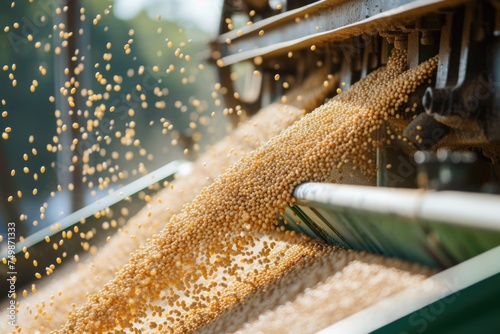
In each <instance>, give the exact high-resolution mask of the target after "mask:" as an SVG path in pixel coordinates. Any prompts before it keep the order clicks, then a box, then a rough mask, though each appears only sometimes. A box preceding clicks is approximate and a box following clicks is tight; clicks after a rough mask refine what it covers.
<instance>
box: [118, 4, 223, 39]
mask: <svg viewBox="0 0 500 334" xmlns="http://www.w3.org/2000/svg"><path fill="white" fill-rule="evenodd" d="M143 10H146V11H147V13H148V14H149V15H150V16H151V17H152V18H156V17H157V16H158V15H161V16H162V18H164V19H166V20H172V21H174V20H175V21H177V22H179V24H180V25H181V26H183V27H186V28H189V27H190V26H196V27H198V28H201V29H203V30H205V31H207V32H210V33H212V34H214V33H216V32H217V29H218V26H219V17H220V14H221V10H222V0H142V1H138V0H115V4H114V13H115V15H116V17H118V18H120V19H124V20H126V19H131V18H133V17H134V16H136V15H137V14H139V13H140V12H141V11H143Z"/></svg>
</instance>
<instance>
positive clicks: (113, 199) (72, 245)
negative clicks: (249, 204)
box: [0, 161, 191, 296]
mask: <svg viewBox="0 0 500 334" xmlns="http://www.w3.org/2000/svg"><path fill="white" fill-rule="evenodd" d="M190 169H191V163H189V162H182V161H173V162H171V163H169V164H167V165H165V166H163V167H161V168H159V169H157V170H155V171H153V172H151V173H149V174H147V175H145V176H143V177H141V178H139V179H137V180H135V181H133V182H131V183H129V184H127V185H126V186H123V187H122V188H120V189H118V190H117V191H115V192H114V193H112V194H110V195H107V196H105V197H103V198H101V199H99V200H97V201H96V202H94V203H92V204H90V205H87V206H85V207H83V208H82V209H80V210H78V211H76V212H74V213H72V214H70V215H68V216H66V217H64V218H63V219H61V220H60V221H58V222H55V223H54V224H52V225H51V226H48V227H46V228H44V229H42V230H40V231H38V232H36V233H34V234H32V235H30V236H29V237H27V238H25V239H24V240H23V241H21V242H18V243H17V244H16V247H15V254H16V255H15V257H16V261H17V262H16V265H15V274H12V273H11V272H12V270H9V269H8V266H7V265H6V264H5V263H0V280H2V282H5V281H6V279H7V277H9V276H10V275H16V276H17V287H18V288H19V287H21V286H22V285H24V284H27V283H29V282H30V281H32V280H33V279H34V277H35V276H34V274H35V272H36V271H44V270H45V269H44V268H46V267H48V266H50V265H51V264H53V263H54V261H55V258H56V257H58V256H59V257H64V256H63V255H62V254H63V253H65V252H67V253H69V254H71V255H73V254H76V253H78V251H81V249H82V247H81V246H80V243H81V241H82V239H81V238H79V237H76V236H75V237H74V238H65V237H64V235H63V233H64V234H65V233H66V232H67V231H73V229H74V227H75V226H80V225H81V224H82V222H83V223H84V225H81V226H80V231H91V230H92V228H96V227H99V228H100V225H101V221H100V220H99V219H98V217H99V215H97V214H98V213H100V212H102V210H108V209H110V210H116V211H119V210H120V208H121V207H123V206H124V205H125V206H126V207H127V210H128V212H129V214H130V215H133V214H134V213H135V212H137V211H138V210H139V209H140V208H141V207H142V204H141V203H143V202H142V201H140V200H137V201H136V202H137V203H136V204H139V205H135V206H134V205H132V204H131V202H130V201H128V200H127V199H129V198H131V197H132V196H134V195H135V194H137V193H139V192H140V191H147V190H148V187H150V186H152V185H154V184H155V183H158V182H161V181H164V180H171V179H172V178H173V176H174V174H176V173H188V172H189V171H190ZM75 234H76V233H75ZM46 237H48V238H49V239H47V240H50V242H47V241H46ZM103 237H105V234H104V233H99V235H98V236H97V237H96V238H93V242H102V241H103V240H102V239H103ZM60 240H63V241H64V243H63V244H61V247H58V249H57V250H54V249H53V243H59V241H60ZM24 247H26V248H27V249H28V250H29V252H30V254H32V255H33V256H32V257H31V258H30V259H29V260H27V259H25V257H24V253H23V248H24ZM6 248H7V247H4V249H2V250H1V253H0V258H2V259H7V258H8V254H7V249H6ZM33 259H36V260H37V261H38V266H37V268H35V267H34V266H33V264H32V261H33ZM5 288H7V286H6V285H5ZM2 296H7V293H4V294H2Z"/></svg>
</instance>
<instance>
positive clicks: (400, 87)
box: [1, 48, 437, 333]
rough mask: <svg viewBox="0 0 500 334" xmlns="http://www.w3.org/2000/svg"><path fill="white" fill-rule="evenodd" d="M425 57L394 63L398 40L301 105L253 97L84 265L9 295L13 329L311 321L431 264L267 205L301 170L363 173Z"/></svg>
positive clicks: (294, 325)
mask: <svg viewBox="0 0 500 334" xmlns="http://www.w3.org/2000/svg"><path fill="white" fill-rule="evenodd" d="M436 65H437V59H436V58H432V59H430V60H429V61H427V62H425V63H423V64H421V65H420V66H418V67H416V68H414V69H411V70H408V71H406V53H405V51H403V50H399V49H397V48H396V49H394V50H393V55H392V57H391V58H390V59H389V61H388V64H387V66H385V67H383V68H380V69H378V70H377V71H375V72H373V73H372V74H370V75H369V76H367V77H366V78H364V79H363V80H361V81H359V82H358V83H356V84H355V85H353V86H352V87H351V88H350V89H349V90H348V91H346V92H343V93H341V94H339V95H337V96H336V97H334V98H332V99H330V100H329V101H328V102H327V103H325V104H324V105H322V106H320V107H319V108H317V109H315V110H314V111H313V112H311V113H309V114H307V115H305V116H303V117H302V115H303V111H302V110H301V108H300V107H299V108H297V107H294V106H291V105H288V106H287V105H280V106H278V105H271V106H270V107H268V108H265V109H264V110H262V111H261V112H260V113H259V114H258V115H257V116H255V118H253V119H251V120H250V121H249V122H247V123H245V124H243V125H242V126H241V127H240V128H239V129H237V130H235V132H234V133H233V134H232V135H231V137H229V138H227V139H226V140H225V141H223V142H222V143H221V144H219V145H216V146H215V147H214V148H213V149H212V150H211V151H209V152H207V153H206V154H205V155H203V156H201V157H200V158H199V160H198V161H197V163H196V165H195V169H194V172H193V173H192V175H191V176H189V177H188V178H185V179H179V180H177V183H176V184H175V187H174V189H169V192H168V193H166V192H162V193H161V194H160V195H158V196H157V198H155V199H154V200H153V201H152V202H151V203H152V204H151V205H148V207H146V208H145V209H144V210H142V211H141V212H140V213H139V214H138V215H137V216H136V217H134V218H132V219H131V221H130V222H129V224H128V225H127V229H124V230H123V232H122V235H118V236H116V237H114V238H113V239H112V240H111V242H110V243H108V244H107V245H106V247H104V248H102V249H101V250H100V251H99V254H98V255H97V256H96V257H94V258H92V259H91V261H92V262H93V265H91V266H88V267H87V269H84V270H82V271H77V272H75V273H74V274H73V275H70V274H69V273H68V275H69V278H65V277H63V276H61V275H59V276H54V278H56V280H53V281H52V282H51V283H50V285H48V286H46V287H45V288H46V289H45V291H48V292H42V291H40V292H39V293H38V294H36V295H30V296H29V297H28V298H25V299H24V300H23V299H21V300H20V302H19V304H18V309H19V321H18V328H17V329H14V332H16V331H18V329H19V330H20V332H21V333H32V332H35V331H40V332H48V331H50V330H57V331H58V332H60V333H103V332H137V333H146V332H151V333H171V332H175V333H188V332H203V333H223V332H245V333H259V332H268V333H280V332H281V333H292V332H297V333H310V332H314V331H317V330H319V329H321V328H324V327H326V326H328V325H329V324H331V323H334V322H335V321H338V320H340V319H342V318H345V317H347V316H349V315H351V314H353V313H355V312H356V311H359V310H361V309H363V308H364V307H366V306H368V305H371V304H373V303H374V302H376V301H378V300H380V299H382V298H385V297H387V296H389V295H391V294H394V293H396V292H398V291H401V290H402V289H404V288H407V287H409V286H411V285H412V284H414V283H416V282H418V281H421V280H423V279H424V278H426V277H427V276H428V275H430V274H431V273H432V271H431V270H429V269H427V268H423V267H420V266H418V265H414V264H409V263H405V262H403V261H400V260H395V259H387V258H381V257H377V256H374V255H370V254H367V253H363V252H354V251H349V250H344V249H340V248H337V247H333V246H329V245H324V244H321V243H319V242H317V241H314V240H310V239H308V238H306V237H304V236H302V235H297V234H295V233H294V232H290V231H288V230H283V228H282V227H280V226H278V225H277V224H278V220H277V218H279V216H280V215H281V214H283V212H284V209H285V207H286V205H293V202H294V199H293V198H292V192H293V189H294V188H295V187H296V186H297V185H299V184H301V183H303V182H310V181H314V182H345V180H346V179H349V180H358V181H359V183H368V182H369V181H370V180H372V179H373V177H374V173H375V170H376V164H375V160H374V158H373V156H374V149H375V147H377V145H380V143H379V142H377V141H376V140H375V139H374V138H376V136H374V134H375V133H377V131H378V130H379V128H380V127H381V126H382V125H383V122H384V121H385V120H388V119H390V118H393V117H396V115H397V112H398V111H399V109H400V107H402V106H403V105H405V104H406V103H407V101H408V95H409V94H411V93H412V92H413V91H415V89H416V88H417V87H418V86H419V85H422V84H427V83H428V81H429V80H430V79H431V76H432V74H433V72H434V71H435V68H436ZM325 86H327V85H325ZM330 86H332V83H330ZM325 89H326V88H325ZM281 128H284V130H283V131H282V132H280V130H281ZM278 133H279V134H278ZM233 162H235V163H234V164H233ZM226 167H228V168H227V169H226ZM224 169H226V170H225V171H224ZM223 171H224V172H223ZM221 172H222V174H221V175H220V176H218V174H219V173H221ZM201 188H203V189H202V190H201V191H198V189H201ZM194 195H196V197H195V198H194V199H193V200H191V198H190V196H194ZM161 196H165V197H169V198H170V200H168V201H166V200H165V199H162V197H161ZM174 199H175V200H174ZM184 203H187V204H184ZM183 204H184V205H183ZM167 207H168V208H169V210H165V209H166V208H167ZM151 212H152V213H153V214H152V215H150V213H151ZM172 212H175V214H173V215H172V214H171V213H172ZM151 216H152V217H153V219H151V218H150V217H151ZM148 217H149V218H148ZM148 219H149V220H148ZM146 223H147V224H146ZM156 232H158V233H157V234H155V235H154V236H152V237H151V238H150V239H149V240H147V241H145V239H147V238H148V237H150V236H151V235H152V234H153V233H156ZM131 234H134V236H135V238H134V240H130V238H129V237H128V236H129V235H131ZM144 241H145V242H144ZM142 242H144V244H142ZM139 245H141V246H140V248H139V249H138V250H137V251H135V252H133V251H134V250H135V249H136V248H137V246H139ZM130 252H133V253H132V254H131V255H130V259H129V260H128V262H126V263H125V262H124V261H123V257H124V255H123V254H125V255H128V254H129V253H130ZM117 253H119V254H118V255H117ZM118 256H119V257H120V260H118V259H114V257H118ZM120 261H121V262H120ZM115 271H116V272H115ZM51 285H53V286H51ZM97 287H99V288H100V290H98V289H97ZM62 290H64V291H62ZM68 311H69V314H68ZM312 318H313V319H314V320H313V321H311V319H312ZM61 325H62V327H61ZM1 326H3V324H1Z"/></svg>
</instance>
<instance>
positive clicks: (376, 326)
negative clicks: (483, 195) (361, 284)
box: [318, 247, 500, 334]
mask: <svg viewBox="0 0 500 334" xmlns="http://www.w3.org/2000/svg"><path fill="white" fill-rule="evenodd" d="M499 257H500V247H496V248H494V249H492V250H489V251H487V252H485V253H483V254H481V255H478V256H476V257H474V258H472V259H470V260H467V261H465V262H463V263H461V264H458V265H456V266H454V267H452V268H450V269H447V270H445V271H443V272H440V273H439V274H436V275H434V276H432V277H430V278H428V279H426V280H425V281H423V282H422V283H420V284H418V285H417V286H413V287H411V288H409V289H407V290H405V291H403V292H401V293H398V294H396V295H394V296H392V297H389V298H387V299H384V300H382V301H380V302H379V303H377V304H374V305H372V306H370V307H368V308H366V309H364V310H363V311H360V312H358V313H356V314H354V315H352V316H350V317H348V318H345V319H343V320H341V321H339V322H337V323H335V324H333V325H331V326H329V327H327V328H325V329H324V330H322V331H320V332H319V333H318V334H328V333H377V334H382V333H383V334H387V333H440V334H442V333H454V334H457V333H472V332H475V333H498V332H500V321H498V319H500V306H499V304H498V300H499V299H500V284H499V283H500V261H498V259H499Z"/></svg>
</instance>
